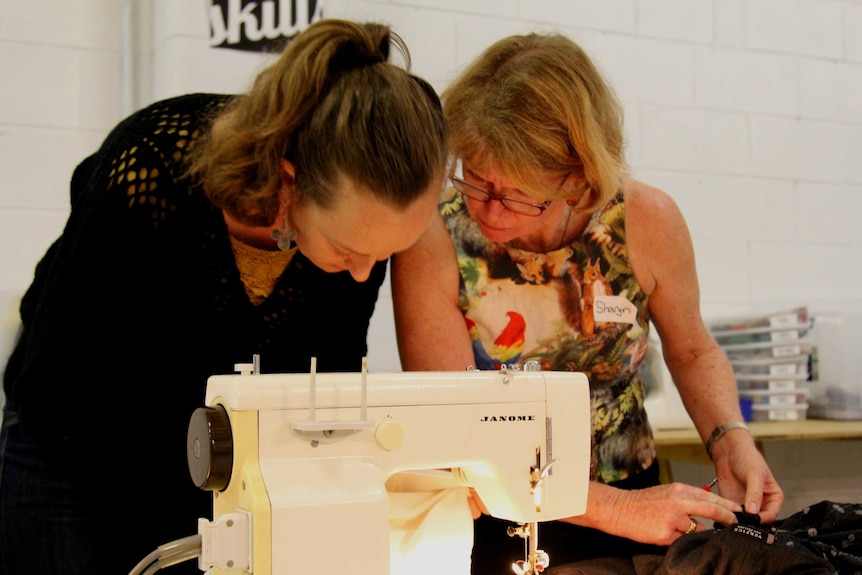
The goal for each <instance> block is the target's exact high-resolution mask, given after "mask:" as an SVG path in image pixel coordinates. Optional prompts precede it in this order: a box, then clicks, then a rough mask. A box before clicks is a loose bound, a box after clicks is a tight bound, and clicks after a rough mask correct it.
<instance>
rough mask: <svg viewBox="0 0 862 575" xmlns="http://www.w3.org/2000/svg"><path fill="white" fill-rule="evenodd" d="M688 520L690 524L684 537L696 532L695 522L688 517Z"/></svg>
mask: <svg viewBox="0 0 862 575" xmlns="http://www.w3.org/2000/svg"><path fill="white" fill-rule="evenodd" d="M689 519H690V520H691V524H689V526H688V531H686V532H685V534H686V535H688V534H689V533H694V532H695V531H697V521H695V520H694V517H689Z"/></svg>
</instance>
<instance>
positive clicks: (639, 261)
mask: <svg viewBox="0 0 862 575" xmlns="http://www.w3.org/2000/svg"><path fill="white" fill-rule="evenodd" d="M626 236H627V241H628V249H629V261H630V262H631V263H632V267H633V269H634V273H635V277H636V278H637V280H638V283H639V284H640V285H641V286H642V287H643V288H644V289H645V290H646V291H647V293H649V294H650V298H649V310H650V317H651V319H652V321H653V323H654V324H655V326H656V329H657V331H658V334H659V336H660V338H661V341H662V349H663V351H664V359H665V363H666V364H667V366H668V369H669V371H670V373H671V375H672V376H673V380H674V382H675V384H676V386H677V388H678V389H679V392H680V396H681V397H682V400H683V403H684V404H685V407H686V410H687V411H688V413H689V415H690V416H691V418H692V421H693V422H694V424H695V426H696V427H697V430H698V433H699V434H700V436H701V438H702V439H703V440H704V442H705V441H706V440H707V438H708V437H709V435H710V434H711V433H712V430H713V429H715V427H716V426H717V425H720V424H722V423H726V422H729V421H742V420H743V419H742V413H741V411H740V409H739V397H738V394H737V387H736V379H735V377H734V373H733V369H732V367H731V365H730V363H729V362H728V361H727V358H726V356H725V355H724V352H723V351H722V350H721V348H720V347H719V346H718V344H717V343H716V341H715V338H713V337H712V335H711V334H710V333H709V330H708V329H707V328H706V326H705V325H704V322H703V319H702V317H701V315H700V288H699V286H698V280H697V270H696V266H695V259H694V249H693V246H692V242H691V236H690V235H689V231H688V227H687V226H686V223H685V220H684V219H683V216H682V214H681V213H680V211H679V208H678V207H677V205H676V203H675V202H674V201H673V199H671V198H670V196H668V195H667V194H665V193H664V192H662V191H661V190H658V189H656V188H651V187H649V186H647V185H645V184H642V183H640V182H636V181H632V182H629V183H628V185H627V186H626ZM713 458H714V460H715V462H716V470H717V472H718V475H719V477H722V479H723V481H722V483H720V484H719V485H720V488H721V492H722V494H723V495H724V496H725V497H729V498H732V499H734V500H736V501H739V502H743V501H744V502H745V506H746V510H747V511H748V512H750V513H758V512H759V513H760V514H761V518H762V519H763V521H764V522H770V521H772V520H774V519H775V518H776V517H777V515H778V513H779V511H780V508H781V504H782V503H783V500H784V495H783V493H782V491H781V489H780V487H779V486H778V484H777V482H776V481H775V478H774V477H773V476H772V473H771V472H770V470H769V468H768V466H767V465H766V462H765V461H764V460H763V457H762V456H761V454H760V453H759V452H758V451H757V448H756V446H755V444H754V441H753V439H752V438H751V436H750V435H749V434H748V433H747V432H746V431H745V430H741V429H737V430H733V431H730V432H728V433H727V434H726V435H725V436H724V437H723V438H722V439H721V440H720V441H718V442H717V443H716V444H715V446H714V448H713Z"/></svg>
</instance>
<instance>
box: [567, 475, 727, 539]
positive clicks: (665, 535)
mask: <svg viewBox="0 0 862 575" xmlns="http://www.w3.org/2000/svg"><path fill="white" fill-rule="evenodd" d="M737 511H742V506H741V505H739V504H738V503H736V502H734V501H732V500H730V499H725V498H724V497H721V496H720V495H718V494H716V493H711V492H709V491H706V490H704V489H702V488H700V487H694V486H691V485H685V484H683V483H671V484H668V485H658V486H656V487H648V488H646V489H633V490H624V489H619V488H616V487H611V486H609V485H604V484H600V483H596V482H591V483H590V494H589V499H588V502H587V512H586V513H585V514H584V515H581V516H578V517H570V518H569V519H566V520H565V521H568V522H569V523H574V524H575V525H583V526H586V527H593V528H595V529H600V530H602V531H605V532H606V533H611V534H613V535H618V536H620V537H626V538H628V539H632V540H634V541H640V542H641V543H650V544H653V545H670V544H671V543H673V542H674V541H676V540H677V539H679V538H680V537H682V536H683V535H685V534H686V533H693V532H694V531H703V530H705V529H710V528H712V525H711V522H712V521H718V522H719V523H723V524H725V525H731V524H734V523H736V522H737V521H736V515H734V513H735V512H737ZM705 522H709V523H705Z"/></svg>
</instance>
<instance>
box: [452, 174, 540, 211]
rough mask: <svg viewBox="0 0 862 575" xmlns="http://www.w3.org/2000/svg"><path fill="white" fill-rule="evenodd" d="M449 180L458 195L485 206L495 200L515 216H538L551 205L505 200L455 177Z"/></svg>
mask: <svg viewBox="0 0 862 575" xmlns="http://www.w3.org/2000/svg"><path fill="white" fill-rule="evenodd" d="M449 179H450V180H452V185H453V186H455V189H456V190H458V192H459V193H460V194H462V195H464V196H466V197H468V198H470V199H471V200H476V201H477V202H482V203H483V204H486V203H488V202H490V201H491V200H497V201H498V202H500V203H501V204H503V206H505V207H506V209H508V210H511V211H513V212H515V213H516V214H521V215H524V216H539V215H541V214H542V212H544V211H545V210H546V209H548V206H550V205H551V202H550V200H548V201H545V202H542V203H541V204H534V203H533V202H525V201H523V200H515V199H512V198H507V197H506V196H500V195H497V194H495V193H494V192H491V191H489V190H486V189H484V188H480V187H478V186H474V185H473V184H469V183H467V182H465V181H464V180H463V179H461V178H459V177H458V176H455V175H452V176H449Z"/></svg>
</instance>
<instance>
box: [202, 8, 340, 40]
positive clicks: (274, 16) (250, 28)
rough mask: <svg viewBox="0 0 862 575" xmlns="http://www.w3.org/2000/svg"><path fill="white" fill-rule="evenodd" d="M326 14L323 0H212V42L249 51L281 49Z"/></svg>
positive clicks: (210, 21)
mask: <svg viewBox="0 0 862 575" xmlns="http://www.w3.org/2000/svg"><path fill="white" fill-rule="evenodd" d="M321 18H323V0H261V1H251V0H210V7H209V23H210V46H212V47H214V48H229V49H232V50H244V51H248V52H276V51H280V50H281V49H282V48H283V47H284V44H285V43H286V42H288V41H289V40H290V39H291V38H293V37H294V36H296V35H297V34H298V33H300V32H302V31H303V30H305V29H306V28H307V27H308V26H309V25H310V24H311V23H312V22H316V21H317V20H320V19H321Z"/></svg>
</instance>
